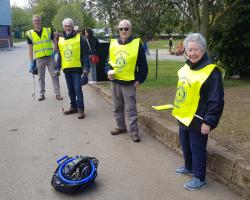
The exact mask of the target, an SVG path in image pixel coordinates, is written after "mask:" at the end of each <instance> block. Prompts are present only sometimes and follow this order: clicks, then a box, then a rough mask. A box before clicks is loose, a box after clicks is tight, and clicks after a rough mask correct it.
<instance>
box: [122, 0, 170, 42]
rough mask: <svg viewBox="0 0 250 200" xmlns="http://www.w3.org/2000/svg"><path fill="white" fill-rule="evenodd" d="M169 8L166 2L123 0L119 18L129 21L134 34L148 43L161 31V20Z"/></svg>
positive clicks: (159, 0)
mask: <svg viewBox="0 0 250 200" xmlns="http://www.w3.org/2000/svg"><path fill="white" fill-rule="evenodd" d="M170 6H171V5H170V4H169V1H167V0H124V1H122V3H121V6H120V13H119V16H121V17H122V18H127V19H129V20H130V21H131V22H132V25H133V30H134V33H136V34H138V35H139V36H140V37H142V39H143V40H144V41H148V40H151V39H152V38H153V36H154V35H155V34H157V33H160V32H161V31H162V23H161V19H162V16H163V15H164V14H166V13H167V11H168V10H169V9H171V7H170Z"/></svg>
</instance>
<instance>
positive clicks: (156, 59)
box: [155, 49, 158, 79]
mask: <svg viewBox="0 0 250 200" xmlns="http://www.w3.org/2000/svg"><path fill="white" fill-rule="evenodd" d="M155 67H156V69H155V78H156V79H157V77H158V49H156V52H155Z"/></svg>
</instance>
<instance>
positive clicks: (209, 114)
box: [201, 68, 224, 134]
mask: <svg viewBox="0 0 250 200" xmlns="http://www.w3.org/2000/svg"><path fill="white" fill-rule="evenodd" d="M204 84H206V85H205V93H206V95H207V97H206V108H207V109H206V112H205V115H204V119H203V124H202V127H201V132H202V133H203V134H208V133H209V132H210V130H211V129H214V128H216V126H217V125H218V123H219V120H220V117H221V115H222V112H223V108H224V89H223V83H222V75H221V72H220V71H219V70H218V69H217V68H215V69H214V70H213V72H212V73H211V74H210V76H209V77H208V79H207V80H206V82H205V83H204Z"/></svg>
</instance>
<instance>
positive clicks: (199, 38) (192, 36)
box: [184, 33, 207, 51]
mask: <svg viewBox="0 0 250 200" xmlns="http://www.w3.org/2000/svg"><path fill="white" fill-rule="evenodd" d="M189 42H195V43H197V44H198V45H199V47H200V48H201V50H204V51H205V50H206V48H207V43H206V40H205V38H204V37H203V35H202V34H200V33H189V34H188V35H187V37H186V38H185V40H184V47H185V49H188V43H189Z"/></svg>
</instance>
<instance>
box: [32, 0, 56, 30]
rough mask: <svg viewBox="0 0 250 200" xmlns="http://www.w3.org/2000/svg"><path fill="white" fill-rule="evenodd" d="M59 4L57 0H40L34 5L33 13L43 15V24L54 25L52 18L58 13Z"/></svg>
mask: <svg viewBox="0 0 250 200" xmlns="http://www.w3.org/2000/svg"><path fill="white" fill-rule="evenodd" d="M58 7H59V4H58V3H57V1H56V0H38V1H37V3H35V4H34V5H33V8H32V9H33V13H34V14H38V15H41V17H42V25H43V26H49V27H52V23H51V22H52V19H53V18H54V16H55V15H56V13H57V10H58Z"/></svg>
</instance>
